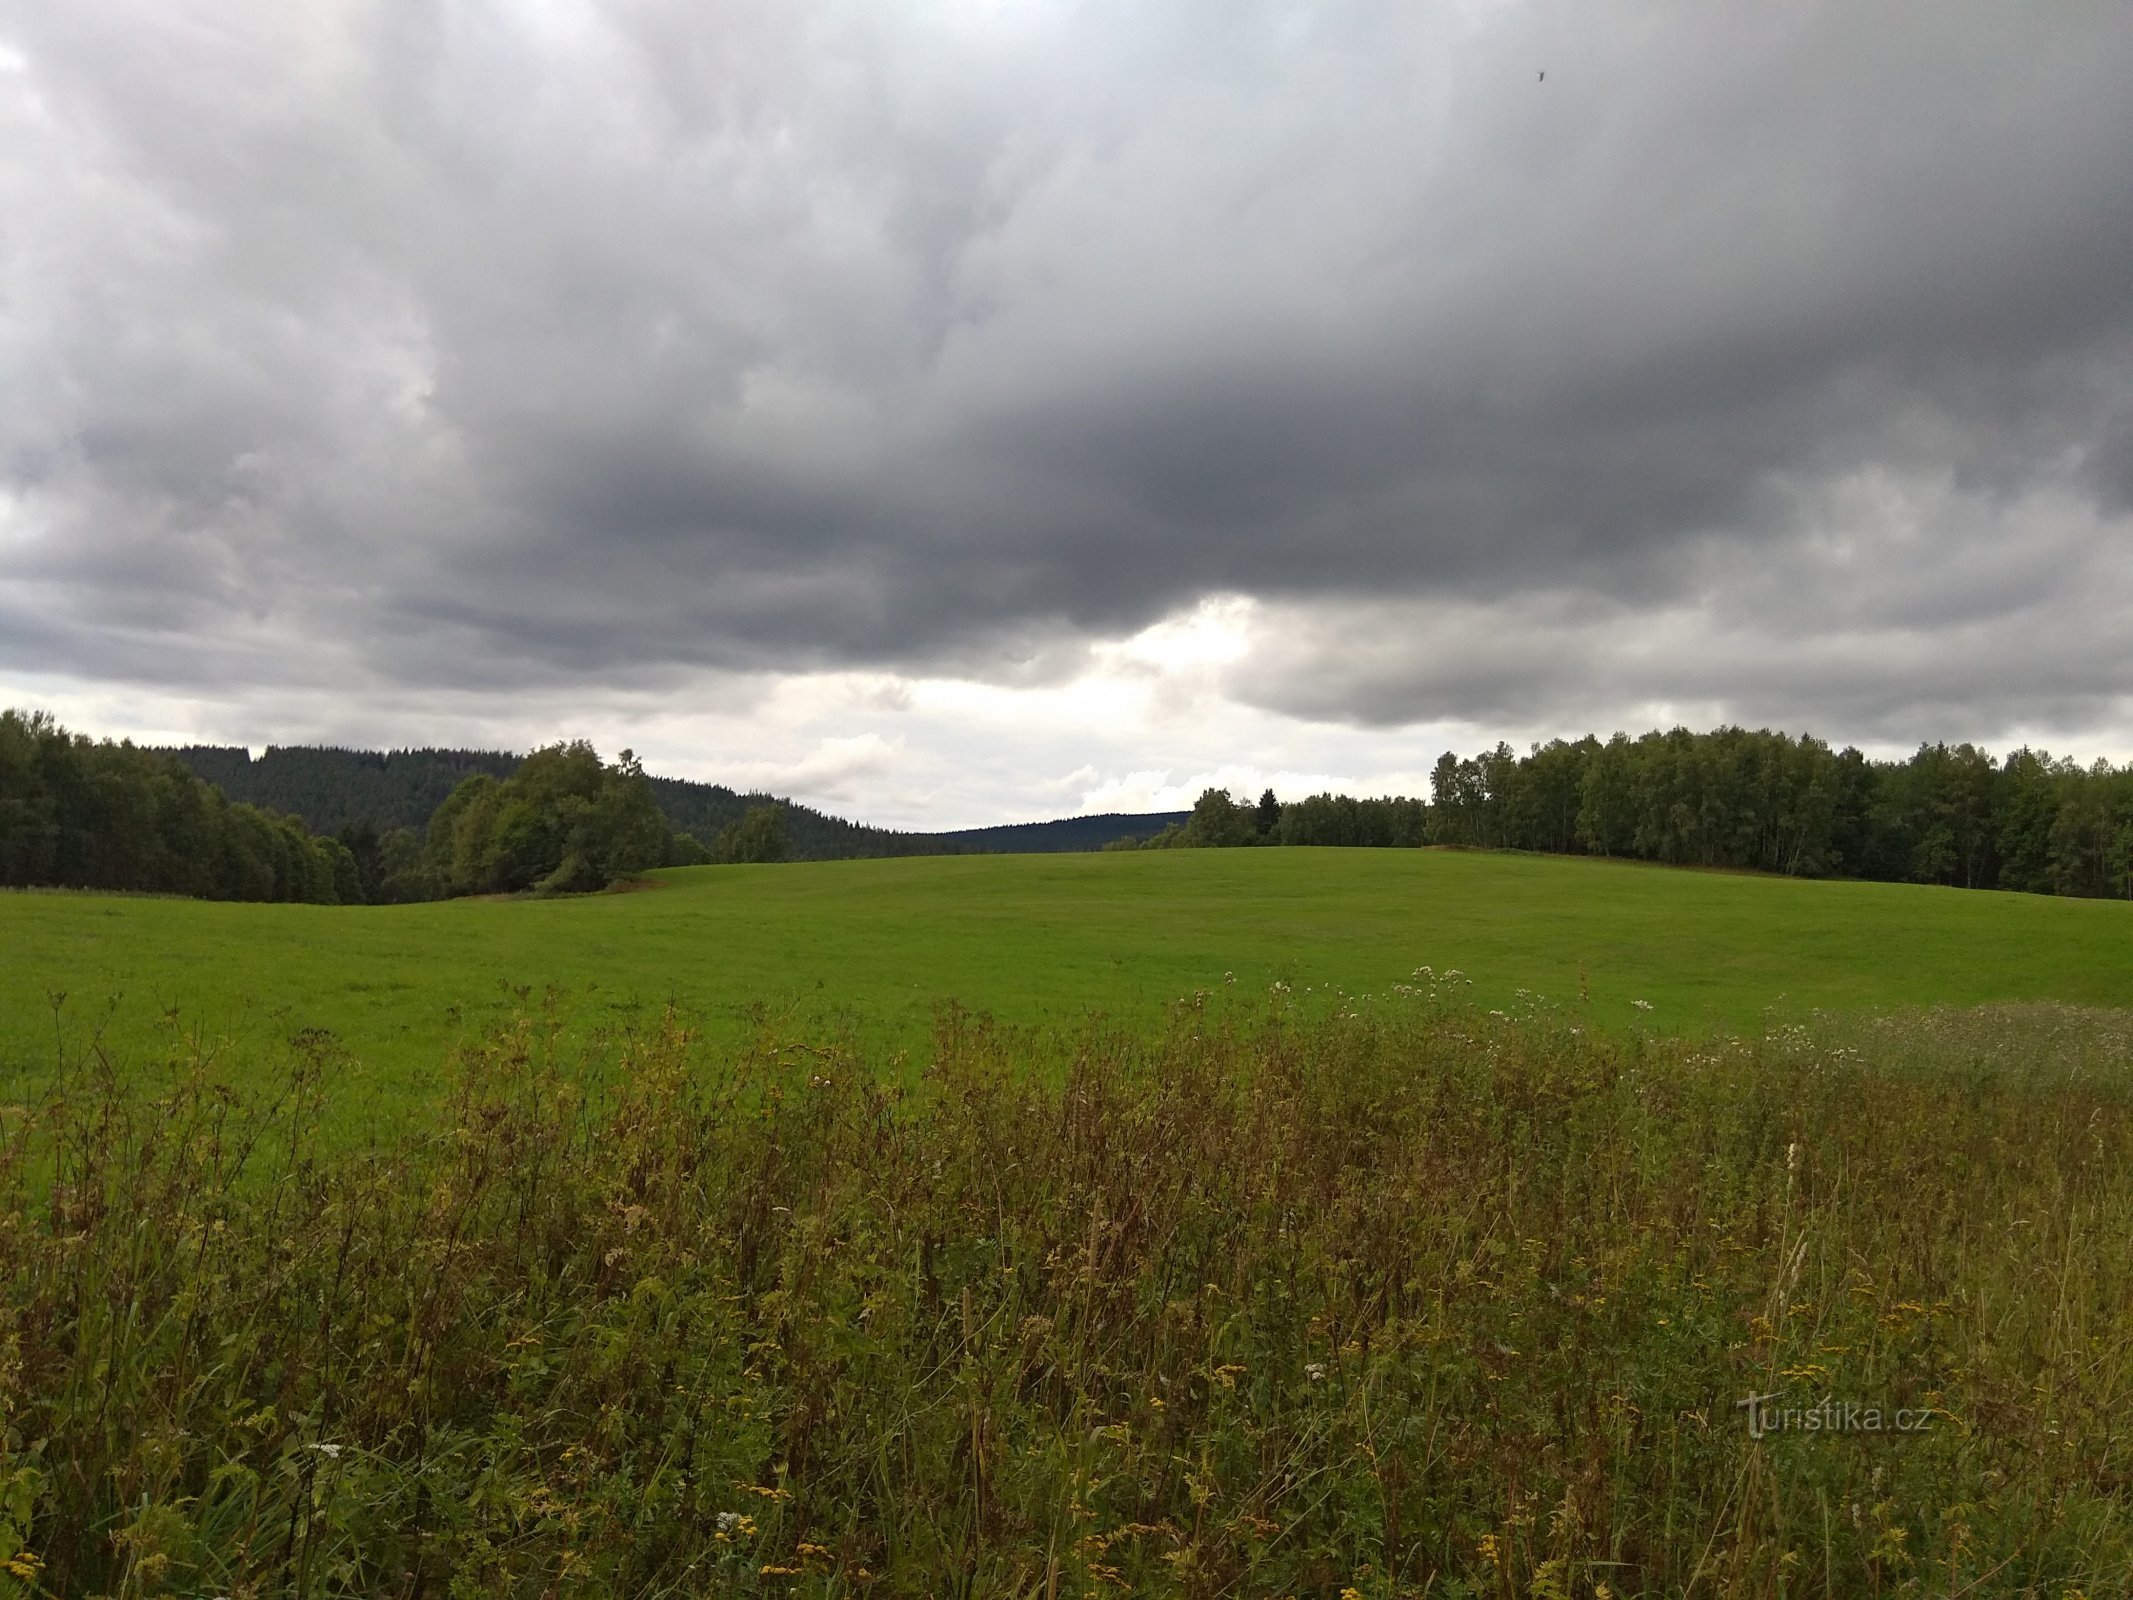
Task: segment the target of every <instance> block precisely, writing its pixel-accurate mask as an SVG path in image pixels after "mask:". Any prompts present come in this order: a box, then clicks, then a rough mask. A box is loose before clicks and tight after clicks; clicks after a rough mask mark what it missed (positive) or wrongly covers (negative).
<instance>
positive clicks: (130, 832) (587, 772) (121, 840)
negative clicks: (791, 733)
mask: <svg viewBox="0 0 2133 1600" xmlns="http://www.w3.org/2000/svg"><path fill="white" fill-rule="evenodd" d="M508 760H509V765H508V766H507V767H505V768H504V770H503V771H502V772H501V773H499V772H498V771H497V770H496V765H497V763H490V762H477V763H471V765H472V766H473V767H474V770H472V771H471V772H470V773H468V774H467V775H465V776H463V777H461V778H460V780H459V781H458V782H457V783H456V784H454V786H453V787H452V788H451V790H450V792H449V793H448V794H446V795H445V796H444V798H443V799H442V800H441V801H440V802H439V803H438V805H437V806H436V807H435V808H434V810H433V811H432V812H431V813H430V814H429V816H428V818H427V820H426V821H425V822H424V823H423V825H422V826H420V827H402V828H395V829H390V830H387V831H385V832H382V833H381V832H380V831H379V830H378V829H377V828H376V827H374V826H372V825H370V824H369V823H367V822H366V823H346V824H343V826H342V827H341V829H340V831H339V832H338V833H337V834H333V835H326V834H321V833H314V832H312V831H311V829H310V828H308V827H306V826H305V823H304V821H303V819H302V818H301V817H297V816H293V815H289V814H286V813H282V812H277V811H273V810H270V809H267V808H265V807H261V806H254V805H250V804H247V803H245V802H243V801H241V800H232V799H230V798H229V797H228V796H227V795H225V794H224V793H223V792H222V791H221V790H220V789H219V788H218V787H217V786H216V785H214V784H212V783H210V782H207V781H206V780H205V779H203V778H202V777H200V776H199V775H198V773H197V772H196V771H195V770H194V769H193V767H192V765H191V764H190V763H188V762H186V761H183V760H180V759H179V758H177V757H176V756H173V755H170V754H167V753H164V752H160V751H154V750H144V749H140V748H138V747H136V746H134V745H132V744H130V743H125V742H117V743H114V742H113V741H111V740H108V739H107V740H93V739H90V738H89V737H88V736H86V735H84V734H78V733H70V732H69V731H68V730H67V729H65V728H63V727H61V726H60V725H59V724H58V723H57V722H56V721H55V720H54V719H53V718H52V717H51V716H49V715H48V714H46V713H44V712H34V711H33V712H24V711H17V710H7V711H0V886H6V887H10V888H29V887H59V888H77V889H108V890H131V891H136V892H141V893H149V894H181V895H190V896H193V897H195V898H198V899H203V900H267V901H273V900H290V901H307V902H311V903H314V904H321V905H336V904H340V905H352V904H363V903H366V902H393V901H409V900H435V899H443V898H447V897H450V896H455V895H470V894H519V893H529V892H530V893H539V894H555V893H572V892H583V891H587V890H593V889H601V888H605V887H607V886H608V885H610V884H613V883H615V882H616V881H617V880H619V879H622V878H625V877H628V876H630V875H632V874H634V873H638V872H642V871H644V870H645V869H646V868H649V867H658V866H675V865H690V864H695V863H699V862H712V861H778V860H783V859H784V858H785V856H786V854H787V852H788V842H787V838H786V832H785V812H784V808H782V807H781V806H778V805H776V804H757V805H751V806H749V807H747V808H745V809H744V810H742V811H741V813H740V814H739V815H737V816H735V817H733V818H732V820H730V821H729V822H728V823H726V824H725V826H723V827H721V828H720V829H719V830H718V831H717V832H715V833H714V834H713V835H712V837H711V840H710V842H709V843H708V844H706V843H703V842H700V841H699V840H697V838H696V837H695V836H694V835H692V834H690V833H688V832H686V831H678V830H676V829H675V828H674V827H673V826H672V825H671V824H670V823H669V821H668V820H667V817H666V815H665V813H664V812H662V811H661V810H660V808H659V806H658V804H657V802H656V800H655V798H654V793H653V788H652V784H653V782H654V780H652V779H650V778H648V777H647V776H646V775H645V772H644V769H643V767H642V766H641V765H640V764H639V763H638V761H637V759H636V757H635V756H634V755H632V754H631V753H630V752H629V751H627V750H625V751H624V752H623V753H622V756H621V758H620V759H619V760H618V761H617V762H615V763H614V764H613V765H608V764H606V763H604V762H602V761H601V759H600V757H599V754H598V752H596V751H595V750H594V749H593V747H592V746H591V745H589V744H585V743H582V742H581V743H576V744H558V745H553V746H550V747H549V748H547V749H545V750H536V751H535V752H534V753H533V754H532V755H530V756H527V757H525V758H523V759H520V758H517V757H512V758H508ZM422 770H424V771H425V772H426V773H433V772H434V771H435V770H436V769H435V766H434V765H428V766H426V767H424V768H423V769H422Z"/></svg>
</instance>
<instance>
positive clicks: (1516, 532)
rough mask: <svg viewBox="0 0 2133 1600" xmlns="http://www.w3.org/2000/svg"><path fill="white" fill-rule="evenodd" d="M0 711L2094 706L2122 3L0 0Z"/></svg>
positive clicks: (2118, 169) (923, 772) (469, 726)
mask: <svg viewBox="0 0 2133 1600" xmlns="http://www.w3.org/2000/svg"><path fill="white" fill-rule="evenodd" d="M1543 73H1545V74H1546V76H1545V78H1543V77H1542V76H1541V74H1543ZM0 703H9V704H17V705H30V706H41V707H45V708H48V709H51V710H53V711H55V712H57V713H58V714H59V715H60V716H61V717H62V719H63V720H65V721H67V722H69V723H70V724H73V725H76V726H79V727H81V728H83V729H86V730H88V731H93V732H97V733H105V734H112V735H131V736H133V737H135V738H145V739H152V740H157V741H172V740H185V741H201V742H214V743H229V744H251V745H254V746H261V745H265V744H268V743H284V744H289V743H310V742H320V741H326V742H338V743H350V744H359V745H368V746H380V745H404V744H421V743H450V744H480V745H485V746H506V747H513V748H525V747H527V746H529V745H531V744H534V743H539V742H546V741H548V740H551V739H553V738H557V737H564V736H584V737H590V738H592V739H593V740H594V741H595V742H596V743H598V744H599V745H600V746H601V748H602V750H603V751H604V752H606V753H610V754H612V753H613V751H614V750H616V749H617V748H619V747H621V746H623V745H633V746H635V748H636V749H637V750H638V752H639V753H640V754H641V755H643V756H644V757H645V759H646V761H647V764H648V765H649V766H651V767H652V769H653V770H655V771H664V772H670V773H674V774H677V775H683V776H693V777H702V778H711V779H718V780H722V781H726V782H731V783H736V784H742V785H748V784H759V785H765V786H769V787H772V788H775V789H777V790H779V791H780V792H792V793H794V794H796V795H798V796H799V797H800V798H803V799H807V800H810V801H813V802H815V803H818V804H822V805H825V806H827V807H828V808H830V809H831V810H834V811H839V812H842V813H844V814H848V815H854V816H857V817H860V818H862V819H864V820H869V821H876V822H885V823H892V824H898V825H906V826H921V827H934V826H954V825H960V824H974V823H982V822H990V821H999V820H1011V819H1023V818H1030V817H1040V816H1050V815H1060V814H1065V813H1071V812H1075V811H1079V810H1083V809H1141V808H1143V807H1160V806H1168V805H1174V804H1189V803H1190V800H1191V798H1192V796H1193V795H1194V794H1195V793H1197V792H1198V790H1199V788H1201V787H1202V786H1204V785H1205V784H1206V783H1208V782H1216V783H1223V784H1227V785H1233V786H1235V787H1238V788H1246V789H1249V790H1251V791H1252V792H1254V793H1256V792H1257V790H1258V789H1259V787H1261V786H1262V785H1263V784H1266V783H1271V784H1273V785H1274V786H1275V787H1276V788H1277V789H1279V790H1281V791H1282V792H1284V793H1285V794H1292V793H1295V792H1299V791H1301V790H1303V789H1306V788H1319V787H1325V786H1334V787H1341V788H1348V789H1356V790H1381V791H1382V790H1387V789H1393V790H1399V789H1405V790H1409V791H1419V790H1420V789H1421V788H1422V786H1423V785H1424V784H1425V782H1426V773H1427V771H1428V768H1429V766H1430V764H1431V762H1432V761H1433V760H1434V758H1435V756H1436V755H1437V753H1438V752H1439V751H1440V750H1442V749H1444V748H1446V747H1447V746H1456V747H1458V748H1460V749H1462V750H1465V749H1471V748H1473V747H1475V746H1477V745H1481V744H1489V743H1493V742H1494V741H1495V740H1496V739H1497V738H1499V737H1507V738H1510V739H1511V740H1513V741H1514V742H1515V743H1521V744H1522V743H1523V742H1525V741H1527V740H1529V739H1535V738H1546V737H1550V736H1553V735H1556V734H1565V735H1575V734H1578V733H1582V732H1584V731H1587V730H1597V731H1599V732H1602V733H1606V732H1608V731H1611V730H1613V729H1616V728H1623V729H1628V730H1631V731H1637V730H1641V729H1643V728H1645V727H1649V726H1653V725H1664V724H1671V723H1674V722H1677V721H1685V722H1688V723H1690V724H1691V725H1696V726H1709V725H1712V724H1715V723H1717V722H1719V721H1722V720H1732V721H1743V722H1747V723H1749V724H1752V725H1765V724H1768V725H1774V726H1783V727H1787V728H1791V729H1794V730H1801V729H1807V730H1812V731H1815V732H1818V733H1821V734H1823V735H1825V736H1827V737H1829V738H1831V739H1833V740H1835V741H1837V742H1839V743H1843V742H1856V743H1859V744H1862V745H1864V746H1866V747H1868V748H1870V749H1873V750H1876V751H1889V750H1896V749H1904V748H1908V747H1910V746H1912V745H1915V744H1916V743H1917V742H1918V741H1919V740H1921V739H1950V740H1953V739H1965V738H1968V739H1978V740H1983V741H1988V742H1990V743H1991V744H1992V745H1993V746H1994V747H1995V748H2004V747H2006V746H2008V745H2010V744H2012V743H2016V742H2020V741H2022V740H2025V739H2026V740H2033V741H2041V742H2045V743H2048V744H2050V745H2051V747H2052V748H2054V749H2066V750H2070V751H2072V752H2074V753H2077V754H2080V755H2082V756H2093V755H2099V754H2103V755H2111V756H2114V757H2124V756H2127V755H2129V754H2133V9H2129V8H2127V7H2126V6H2125V5H2124V4H2123V3H2122V0H2098V3H2095V4H2087V5H2084V4H2077V3H2066V4H2055V5H2051V6H2012V5H2007V4H2004V3H1993V4H1988V5H1966V4H1960V3H1954V0H1929V3H1921V4H1916V5H1905V4H1898V3H1876V4H1873V5H1866V6H1862V5H1859V4H1858V3H1857V0H1841V3H1829V4H1815V3H1810V0H1786V3H1784V4H1782V5H1767V4H1755V5H1746V4H1743V5H1737V6H1736V5H1720V4H1712V3H1711V0H1684V3H1681V4H1673V5H1667V4H1655V5H1639V4H1634V3H1629V0H1616V3H1611V4H1608V5H1605V6H1596V5H1591V4H1575V5H1573V4H1561V5H1521V4H1496V3H1480V0H1468V3H1463V4H1447V5H1429V4H1388V3H1386V0H1364V3H1357V4H1349V5H1341V4H1325V5H1304V4H1256V3H1251V0H1181V3H1176V4H1164V3H1151V0H1115V3H1084V4H1072V3H1039V0H961V3H939V4H915V3H914V4H895V3H891V0H853V3H850V4H832V3H819V4H810V5H797V4H793V3H792V0H760V3H732V4H705V3H703V0H306V3H304V4H301V5H290V4H284V3H274V0H66V3H63V4H56V3H53V0H0Z"/></svg>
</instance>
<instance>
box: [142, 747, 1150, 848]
mask: <svg viewBox="0 0 2133 1600" xmlns="http://www.w3.org/2000/svg"><path fill="white" fill-rule="evenodd" d="M152 753H153V754H157V755H166V756H170V757H173V758H175V759H176V760H178V761H180V762H183V763H184V764H185V766H186V767H187V768H188V769H189V770H190V771H192V772H193V773H195V774H196V775H198V776H199V777H201V778H203V779H205V780H206V781H207V782H209V783H212V784H213V785H214V786H215V787H216V788H218V789H220V790H221V791H222V792H223V793H224V794H225V795H227V796H228V797H229V798H230V799H232V800H237V801H242V802H243V803H245V804H247V805H252V806H258V807H261V808H263V809H265V810H269V811H275V812H283V813H287V814H288V815H290V816H295V817H300V818H302V819H303V821H304V822H305V824H306V825H307V826H309V827H310V829H311V830H312V831H313V832H314V833H339V832H340V831H341V830H342V829H344V828H345V829H365V828H367V829H371V830H374V831H375V832H377V833H379V834H381V835H382V834H386V833H390V832H392V831H394V830H395V829H398V828H423V827H426V826H428V824H429V820H430V818H431V817H432V816H433V815H435V813H436V811H437V808H438V807H439V806H441V805H443V804H444V802H445V801H446V799H448V798H449V797H450V795H451V793H452V791H453V790H454V789H456V788H458V787H459V785H460V784H461V783H463V782H465V781H466V780H467V779H468V778H471V777H474V776H475V775H476V774H479V773H486V774H487V775H488V776H490V777H492V778H496V779H499V780H501V779H504V778H508V777H510V776H511V775H512V774H513V773H514V772H516V771H517V770H518V769H519V767H520V766H521V765H522V764H523V763H524V761H525V759H526V758H525V757H524V756H520V755H513V754H511V753H509V752H507V751H502V750H434V749H424V750H390V751H377V750H347V749H341V748H337V747H333V746H318V745H271V746H269V747H268V748H267V750H266V751H265V752H264V753H263V754H261V755H260V756H258V757H257V758H256V759H255V758H254V757H253V755H252V753H251V752H250V751H249V750H247V749H245V748H244V747H243V746H242V745H237V746H221V745H188V746H184V747H180V748H174V749H162V750H156V751H153V752H152ZM646 782H647V783H649V784H650V786H651V790H652V798H653V800H654V801H655V802H656V803H657V804H658V806H659V810H660V812H661V813H662V814H663V815H664V816H665V817H666V819H667V821H668V822H669V823H670V824H671V825H672V826H673V827H674V829H675V830H676V831H677V832H681V833H688V834H692V835H694V836H695V837H696V838H698V839H701V840H704V841H706V842H708V841H710V840H711V839H712V838H714V837H715V836H716V835H717V834H718V833H719V832H720V831H722V830H723V829H725V828H727V827H730V826H732V825H734V824H736V823H738V822H740V821H741V820H742V819H743V818H745V817H746V816H747V814H748V812H749V811H750V810H751V809H753V808H756V807H760V806H766V805H774V806H777V807H779V808H780V809H781V810H782V811H783V812H784V818H785V839H786V858H787V859H788V860H793V861H839V860H849V859H853V858H856V857H862V856H907V855H959V854H964V853H981V852H999V851H1017V852H1022V851H1027V852H1042V851H1055V850H1097V849H1101V848H1102V847H1103V846H1104V845H1107V844H1109V843H1111V842H1112V841H1113V840H1114V839H1118V838H1122V837H1135V836H1142V837H1145V836H1149V835H1153V834H1156V833H1160V832H1161V831H1162V830H1163V829H1164V828H1166V827H1173V826H1176V825H1179V824H1182V823H1183V822H1184V821H1185V819H1186V817H1187V816H1188V815H1189V813H1187V812H1183V811H1163V812H1153V813H1145V814H1136V813H1127V812H1109V813H1105V814H1102V815H1098V816H1086V817H1067V818H1063V819H1061V820H1058V821H1054V822H1021V823H1008V824H1004V825H1001V826H996V827H987V828H958V829H951V830H948V831H944V832H937V833H906V832H902V831H900V830H897V829H892V828H877V827H871V826H868V825H866V824H864V823H857V822H847V821H846V820H844V819H843V818H842V817H833V816H830V815H828V814H827V813H825V812H822V811H818V810H816V809H815V808H814V807H812V806H806V805H802V804H800V803H799V802H798V801H795V800H788V799H782V798H779V797H778V796H775V795H770V794H766V793H763V792H760V791H751V792H746V793H743V792H741V791H738V790H734V789H729V788H727V787H726V786H725V785H724V784H720V783H695V782H691V781H690V780H688V779H685V778H661V777H656V776H652V775H649V774H648V775H647V777H646Z"/></svg>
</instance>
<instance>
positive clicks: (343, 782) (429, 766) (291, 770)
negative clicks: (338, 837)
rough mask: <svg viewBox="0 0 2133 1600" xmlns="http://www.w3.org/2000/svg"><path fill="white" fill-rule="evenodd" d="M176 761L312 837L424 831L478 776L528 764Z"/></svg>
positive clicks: (422, 753) (282, 750) (212, 756)
mask: <svg viewBox="0 0 2133 1600" xmlns="http://www.w3.org/2000/svg"><path fill="white" fill-rule="evenodd" d="M158 753H159V754H168V755H172V756H175V757H176V758H177V759H178V760H180V761H182V762H184V763H185V765H186V766H188V767H189V768H191V769H192V770H193V771H194V772H195V773H197V774H199V776H201V777H203V778H205V779H206V780H207V781H208V782H209V783H212V784H213V785H214V786H215V787H216V788H218V789H220V790H221V791H222V792H223V793H224V794H226V795H228V796H229V797H230V798H231V799H232V800H242V801H244V802H245V803H246V804H247V805H255V806H266V807H269V808H270V809H272V810H275V811H286V812H288V813H289V814H291V815H292V816H298V817H302V818H303V819H304V821H305V822H307V823H309V824H310V826H311V828H312V829H313V831H314V832H318V833H338V832H340V830H341V829H343V828H362V827H366V826H367V827H370V828H374V829H376V830H377V831H378V832H379V833H389V832H391V831H392V830H393V829H395V828H420V827H423V826H424V825H426V824H427V823H428V822H429V820H430V817H431V815H432V814H433V813H434V812H435V811H436V809H437V808H438V807H439V806H441V805H443V804H444V802H445V800H446V798H447V797H448V796H449V795H450V794H451V792H452V791H453V790H454V789H456V788H458V787H459V786H460V784H462V783H464V782H465V781H466V780H467V779H469V778H471V777H473V776H475V775H476V774H477V773H487V774H488V775H489V776H490V777H492V778H508V777H510V776H511V774H512V773H514V772H516V771H517V770H518V767H519V763H520V762H521V761H523V760H524V759H525V758H524V757H523V756H516V755H511V754H508V753H506V752H505V751H502V750H339V749H329V748H320V747H317V746H307V745H272V746H269V747H268V749H267V752H266V754H265V755H263V756H261V757H260V758H259V759H258V760H256V761H255V760H253V759H252V753H251V751H249V750H247V749H245V748H244V747H243V746H242V745H237V746H234V747H225V746H220V745H189V746H187V747H185V748H183V749H179V750H170V751H166V752H158Z"/></svg>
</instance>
